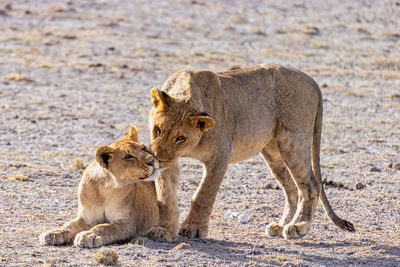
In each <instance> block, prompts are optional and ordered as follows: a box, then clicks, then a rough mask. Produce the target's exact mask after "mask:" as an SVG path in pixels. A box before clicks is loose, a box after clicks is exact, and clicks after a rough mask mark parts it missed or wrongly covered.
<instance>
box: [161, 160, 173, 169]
mask: <svg viewBox="0 0 400 267" xmlns="http://www.w3.org/2000/svg"><path fill="white" fill-rule="evenodd" d="M172 164H174V161H172V160H170V161H160V167H161V168H168V167H171V165H172Z"/></svg>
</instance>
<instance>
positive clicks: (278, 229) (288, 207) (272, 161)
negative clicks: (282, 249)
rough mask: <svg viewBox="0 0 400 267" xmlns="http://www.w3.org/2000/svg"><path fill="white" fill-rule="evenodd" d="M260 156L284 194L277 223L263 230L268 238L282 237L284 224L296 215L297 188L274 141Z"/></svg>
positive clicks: (272, 223)
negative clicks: (281, 213)
mask: <svg viewBox="0 0 400 267" xmlns="http://www.w3.org/2000/svg"><path fill="white" fill-rule="evenodd" d="M261 155H262V156H263V157H264V159H265V161H266V162H267V164H268V166H269V168H270V170H271V172H272V174H273V175H274V177H275V179H276V180H277V181H278V183H279V185H280V186H281V187H282V189H283V192H284V193H285V199H286V203H285V209H284V211H283V215H282V217H281V219H280V221H279V222H278V223H276V222H271V223H270V224H268V226H267V228H266V229H265V233H266V234H267V235H268V236H271V237H274V236H282V230H283V227H284V226H285V224H287V223H289V222H290V221H291V220H292V218H293V216H294V214H295V213H296V208H297V200H298V193H297V187H296V185H295V183H294V181H293V179H292V177H291V175H290V172H289V171H288V169H287V167H286V164H285V162H284V161H283V159H282V157H281V155H280V152H279V150H278V146H277V144H276V142H275V141H273V142H271V143H270V144H269V145H268V146H266V147H265V148H263V150H261Z"/></svg>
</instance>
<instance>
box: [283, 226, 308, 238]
mask: <svg viewBox="0 0 400 267" xmlns="http://www.w3.org/2000/svg"><path fill="white" fill-rule="evenodd" d="M310 227H311V226H310V224H308V223H305V222H301V223H296V224H287V225H285V227H284V228H283V231H282V235H283V237H284V238H285V239H298V238H302V237H303V236H305V235H306V234H307V233H308V231H309V230H310Z"/></svg>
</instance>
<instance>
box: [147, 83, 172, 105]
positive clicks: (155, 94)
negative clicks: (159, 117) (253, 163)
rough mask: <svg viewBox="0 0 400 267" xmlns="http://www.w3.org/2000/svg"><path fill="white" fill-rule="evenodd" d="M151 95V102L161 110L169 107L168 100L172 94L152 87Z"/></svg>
mask: <svg viewBox="0 0 400 267" xmlns="http://www.w3.org/2000/svg"><path fill="white" fill-rule="evenodd" d="M150 96H151V103H152V104H153V107H154V108H158V109H160V110H164V109H167V108H168V107H169V105H168V100H169V98H170V96H169V95H168V94H167V93H166V92H164V91H161V90H159V89H157V88H153V89H151V92H150Z"/></svg>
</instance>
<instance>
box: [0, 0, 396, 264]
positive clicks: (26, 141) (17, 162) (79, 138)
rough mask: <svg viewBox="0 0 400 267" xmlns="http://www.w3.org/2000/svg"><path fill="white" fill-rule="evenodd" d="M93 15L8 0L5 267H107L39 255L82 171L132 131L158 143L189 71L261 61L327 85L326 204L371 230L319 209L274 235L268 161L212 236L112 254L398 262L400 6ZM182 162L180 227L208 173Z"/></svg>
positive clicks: (1, 241) (87, 257)
mask: <svg viewBox="0 0 400 267" xmlns="http://www.w3.org/2000/svg"><path fill="white" fill-rule="evenodd" d="M91 2H95V1H59V2H54V1H50V0H41V1H39V0H36V1H26V0H13V1H9V3H8V4H7V3H6V2H5V1H1V2H0V79H1V80H0V125H1V126H0V192H1V193H0V265H1V266H8V265H9V266H17V265H41V264H45V265H47V266H50V265H57V266H59V265H60V266H71V265H84V266H88V265H95V264H96V263H95V261H94V254H95V252H96V250H94V249H80V248H75V247H71V246H62V247H43V246H40V245H39V244H38V236H39V234H40V233H41V232H43V231H45V230H48V229H50V228H54V227H58V226H60V225H62V224H63V223H64V222H65V221H67V220H69V219H71V218H73V217H74V216H75V213H76V210H77V197H76V191H77V190H76V187H77V185H78V182H79V180H80V175H81V172H82V170H80V169H79V168H77V166H75V164H74V160H75V159H77V158H78V159H81V160H82V161H83V163H84V165H87V164H88V163H89V162H90V161H91V160H92V159H93V153H94V151H95V148H96V147H97V146H99V145H103V144H107V143H110V142H112V141H113V140H115V139H117V138H120V137H121V136H122V135H123V134H124V132H125V131H126V129H127V127H128V125H130V124H134V125H136V126H138V128H139V130H140V137H141V140H142V141H143V142H144V143H148V141H149V140H148V136H149V132H148V128H147V120H148V111H149V109H150V105H151V103H150V98H149V91H150V89H151V88H152V87H153V86H157V87H159V86H161V84H162V82H163V81H164V80H165V79H166V78H167V77H168V76H169V75H170V74H171V73H173V72H174V71H176V70H177V69H180V68H188V69H193V70H198V69H210V70H213V71H222V70H226V69H229V68H232V67H238V66H239V67H247V66H252V65H256V64H259V63H277V64H283V65H289V66H292V67H295V68H298V69H301V70H303V71H304V72H306V73H308V74H309V75H311V76H312V77H313V78H314V79H315V80H316V81H317V82H318V83H319V85H320V86H321V89H322V93H323V97H324V126H323V140H322V156H321V157H322V166H323V178H325V179H327V181H328V183H327V186H326V191H327V194H328V198H329V199H330V202H331V204H332V205H333V207H334V209H335V211H336V212H337V213H338V214H340V215H341V216H342V217H345V218H347V219H349V220H351V221H353V222H354V223H355V226H356V228H357V232H355V233H346V232H342V231H340V230H338V229H337V228H336V227H335V226H334V225H333V224H332V223H331V222H330V221H329V220H328V218H327V216H326V215H325V214H324V212H323V210H322V208H320V209H319V210H318V212H317V214H316V217H315V220H314V223H313V228H312V230H311V231H310V233H309V234H308V235H307V236H306V237H304V238H303V239H301V240H296V241H285V240H283V239H280V238H268V237H266V236H265V235H264V229H265V226H266V224H268V223H269V222H270V221H272V220H275V221H276V220H279V218H280V216H281V213H282V209H283V204H284V197H283V193H282V192H281V190H280V189H279V188H276V186H277V184H276V182H275V181H274V179H273V177H272V176H271V174H270V173H269V171H268V168H267V167H266V165H265V164H264V163H263V160H262V159H261V157H260V156H257V157H255V158H253V159H250V160H248V161H245V162H241V163H238V164H234V165H231V166H230V167H229V170H228V172H227V173H226V177H225V179H224V182H223V184H222V186H221V189H220V192H219V193H218V199H217V201H216V204H215V206H214V212H213V214H212V218H211V222H210V232H209V237H208V238H207V239H204V240H187V239H180V240H178V241H177V242H176V243H173V244H161V243H154V242H152V241H149V240H145V241H144V244H143V245H138V244H136V243H135V242H133V243H126V244H119V245H112V246H110V247H112V248H114V249H116V250H117V253H118V255H119V262H120V264H121V265H136V266H168V265H169V266H202V265H209V266H216V265H229V266H245V265H256V266H269V265H287V266H309V265H313V266H350V265H352V266H359V265H368V266H398V265H399V264H400V263H399V262H400V211H399V207H400V171H399V170H396V167H397V166H398V165H396V164H395V163H396V162H399V161H400V49H399V47H400V2H399V1H387V0H383V1H339V0H331V1H317V0H315V1H296V2H290V1H280V2H279V3H278V1H256V0H251V1H239V0H238V1H228V0H223V1H213V2H215V3H212V2H211V1H204V0H193V1H189V0H187V1H182V0H180V1H144V0H136V1H123V0H110V1H105V0H103V1H96V3H91ZM180 164H181V173H182V177H181V184H180V192H179V198H180V209H181V221H182V220H183V219H184V217H185V216H186V214H187V213H188V209H189V203H190V197H191V195H192V194H193V192H194V190H195V188H196V186H197V184H198V182H199V181H200V177H201V173H202V167H201V165H200V164H199V162H196V161H193V160H190V159H182V160H181V161H180ZM228 210H231V211H237V212H240V213H244V214H246V215H247V216H248V217H249V219H250V221H249V222H248V223H244V224H242V223H239V222H238V221H237V220H236V219H229V218H227V216H226V214H227V212H228ZM183 242H185V243H187V246H183V248H181V249H178V248H176V249H173V248H174V247H175V246H177V245H179V244H181V243H183Z"/></svg>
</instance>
